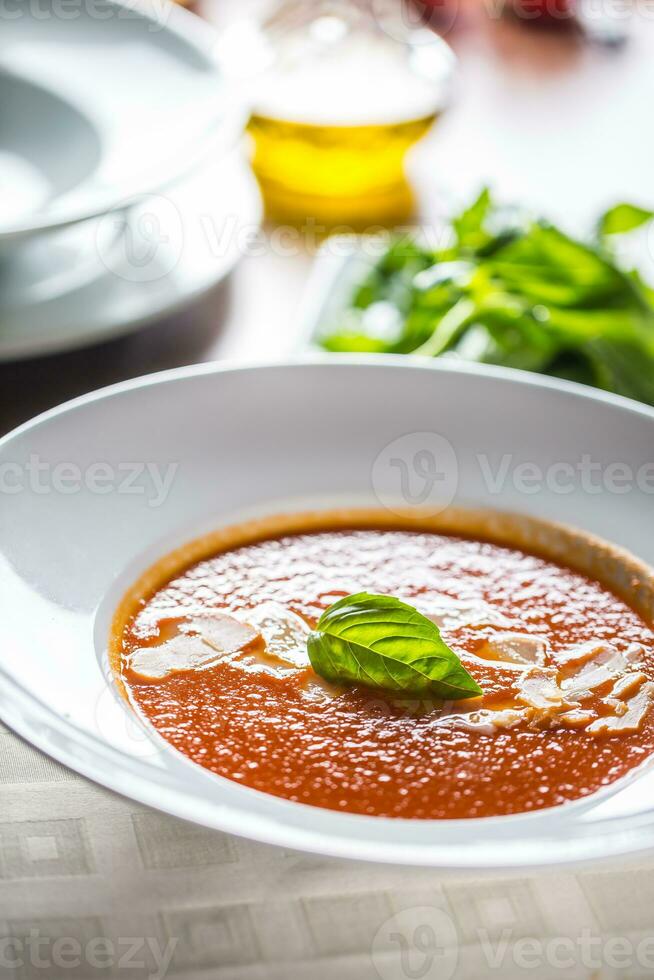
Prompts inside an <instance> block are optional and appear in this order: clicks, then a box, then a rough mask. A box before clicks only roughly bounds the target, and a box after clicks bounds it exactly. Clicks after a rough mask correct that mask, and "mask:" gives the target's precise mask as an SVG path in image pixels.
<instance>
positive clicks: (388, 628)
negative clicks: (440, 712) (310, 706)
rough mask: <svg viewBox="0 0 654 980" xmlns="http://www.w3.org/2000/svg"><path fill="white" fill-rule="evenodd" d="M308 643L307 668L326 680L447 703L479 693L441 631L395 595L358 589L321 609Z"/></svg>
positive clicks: (478, 688)
mask: <svg viewBox="0 0 654 980" xmlns="http://www.w3.org/2000/svg"><path fill="white" fill-rule="evenodd" d="M307 647H308V652H309V659H310V661H311V666H312V667H313V669H314V670H315V672H316V673H317V674H319V675H320V676H321V677H324V678H325V679H326V680H328V681H332V682H334V683H337V684H338V683H340V684H363V685H365V686H366V687H372V688H376V689H378V690H382V691H388V692H391V693H393V694H409V695H417V696H429V697H434V698H439V699H442V700H446V701H458V700H461V699H463V698H474V697H479V696H480V695H481V694H482V693H483V692H482V690H481V688H480V687H479V685H478V684H477V682H476V681H475V680H474V679H473V678H472V677H471V676H470V674H469V673H468V671H467V670H466V669H465V667H464V666H463V664H462V663H461V661H460V660H459V658H458V657H457V655H456V653H455V652H454V651H453V650H451V649H450V647H448V645H447V644H446V643H445V642H444V641H443V639H442V638H441V634H440V630H439V629H438V627H437V626H436V625H435V624H434V623H432V621H431V620H430V619H427V617H426V616H423V615H422V613H419V612H418V610H417V609H414V608H413V606H410V605H408V604H407V603H405V602H401V601H400V600H399V599H395V598H394V597H393V596H384V595H370V594H369V593H367V592H359V593H357V594H356V595H350V596H346V597H345V598H343V599H339V600H338V602H335V603H334V604H333V605H332V606H330V607H329V609H327V610H325V612H324V613H323V614H322V616H321V617H320V619H319V620H318V623H317V626H316V629H315V630H314V631H313V632H312V633H310V634H309V637H308V641H307Z"/></svg>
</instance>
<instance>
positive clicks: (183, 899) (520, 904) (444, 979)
mask: <svg viewBox="0 0 654 980" xmlns="http://www.w3.org/2000/svg"><path fill="white" fill-rule="evenodd" d="M0 844H1V846H0V977H2V978H4V977H7V978H14V977H15V978H20V980H73V978H97V977H107V978H121V980H131V978H133V977H138V978H142V977H158V978H160V977H163V976H167V977H169V978H171V980H176V978H179V980H187V978H189V980H209V978H211V980H223V978H225V980H227V978H229V980H232V978H233V980H250V978H252V980H255V978H256V980H307V978H311V980H322V978H330V980H331V978H337V980H350V978H351V980H380V978H381V980H416V978H418V980H425V978H427V980H450V978H455V980H480V978H483V977H493V976H497V977H498V978H502V980H512V978H513V977H521V978H522V977H531V978H534V980H552V978H557V977H561V978H562V980H564V978H565V980H571V978H584V980H591V978H595V980H597V978H613V977H628V978H629V980H637V978H640V977H653V976H654V941H653V940H652V938H651V937H652V936H654V874H652V864H651V863H649V864H643V863H642V862H641V863H639V864H638V865H635V864H634V863H633V862H632V864H631V866H619V867H616V866H611V867H610V868H604V869H599V868H593V869H589V870H584V871H582V872H580V873H565V874H562V873H550V874H545V875H539V876H537V877H532V876H515V875H512V876H502V877H497V876H495V877H490V878H489V877H483V878H482V877H475V878H465V879H461V878H452V877H447V876H445V877H444V876H442V875H440V874H439V873H438V872H435V871H433V870H429V869H412V870H406V869H401V868H393V867H376V866H370V865H364V864H353V863H350V862H345V861H335V860H327V859H323V858H317V857H311V856H307V855H302V854H297V853H291V852H286V851H282V850H279V849H276V848H273V847H268V846H264V845H260V844H254V843H251V842H249V841H246V840H241V839H237V838H233V837H228V836H226V835H224V834H219V833H214V832H211V831H207V830H203V829H201V828H198V827H195V826H192V825H190V824H186V823H183V822H181V821H178V820H175V819H173V818H170V817H166V816H163V815H161V814H159V813H155V812H154V811H151V810H149V809H147V808H145V807H143V806H140V805H138V804H136V803H132V802H130V801H128V800H125V799H121V798H119V797H117V796H115V795H114V794H112V793H110V792H108V791H106V790H104V789H101V788H100V787H98V786H95V785H93V784H91V783H89V782H87V781H86V780H85V779H82V778H81V777H80V776H77V775H76V774H74V773H71V772H69V771H68V770H66V769H65V768H63V767H62V766H60V765H58V764H57V763H55V762H53V761H51V760H50V759H48V758H47V757H45V756H44V755H41V754H40V753H39V752H37V751H36V750H35V749H33V748H32V747H31V746H29V745H27V744H25V743H24V742H23V741H21V740H20V739H18V738H17V737H16V736H15V735H13V734H12V733H11V732H9V731H8V730H7V729H6V728H4V727H2V726H1V725H0Z"/></svg>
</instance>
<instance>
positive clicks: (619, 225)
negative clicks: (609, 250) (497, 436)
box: [598, 204, 654, 236]
mask: <svg viewBox="0 0 654 980" xmlns="http://www.w3.org/2000/svg"><path fill="white" fill-rule="evenodd" d="M652 218H654V211H647V210H646V209H645V208H639V207H638V206H637V205H636V204H616V205H615V207H612V208H609V210H608V211H605V212H604V214H603V215H602V217H601V218H600V220H599V223H598V230H599V233H600V235H601V236H604V235H623V234H625V232H628V231H634V230H635V229H636V228H640V227H641V225H645V224H647V222H648V221H651V220H652Z"/></svg>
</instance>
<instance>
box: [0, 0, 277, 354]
mask: <svg viewBox="0 0 654 980" xmlns="http://www.w3.org/2000/svg"><path fill="white" fill-rule="evenodd" d="M0 104H1V105H2V114H1V115H0V359H2V360H7V359H12V358H18V357H24V356H30V355H34V354H38V353H44V352H48V351H54V350H60V349H63V348H66V347H73V346H81V345H83V344H87V343H92V342H94V341H96V340H100V339H103V338H105V337H107V336H109V335H112V334H116V333H119V332H124V331H126V330H127V329H129V328H131V327H132V326H136V325H138V324H141V323H143V322H144V321H146V320H148V319H152V318H154V317H156V316H159V315H161V314H162V313H164V312H167V311H170V310H171V309H173V308H175V307H177V306H180V305H182V304H184V303H186V302H188V301H189V300H190V299H191V298H194V297H195V296H197V295H198V294H199V293H201V292H202V291H204V290H206V289H208V288H209V287H210V286H212V285H213V284H214V283H215V282H217V281H218V280H219V279H220V278H221V277H222V276H223V275H224V274H225V272H226V271H227V269H228V268H229V267H230V266H231V265H232V264H233V262H234V261H235V259H236V258H237V256H238V252H239V249H240V250H242V247H243V241H244V237H245V234H244V233H245V232H247V229H248V228H250V227H252V228H256V227H257V225H258V222H259V220H260V200H259V197H258V193H257V190H256V187H255V185H254V183H253V181H252V178H251V177H250V175H249V172H248V171H247V169H246V168H245V166H244V165H243V164H242V163H241V162H240V160H239V158H238V157H236V156H235V155H234V154H233V153H228V152H227V150H228V148H229V147H231V146H233V144H234V143H235V141H236V139H237V137H238V135H239V133H240V132H241V129H242V126H243V121H244V118H243V108H242V107H241V106H240V105H239V103H238V100H237V98H236V97H235V94H234V92H233V90H232V89H231V88H230V86H229V85H228V84H227V82H226V79H225V77H224V74H223V72H222V71H221V68H220V65H219V63H218V61H217V59H216V57H215V38H214V35H213V34H212V32H211V30H210V28H208V27H207V26H206V25H205V24H204V23H203V22H201V21H200V20H199V19H198V18H196V17H194V16H193V15H192V14H189V13H188V12H187V11H185V10H183V9H181V8H179V7H176V6H174V5H173V4H172V3H168V2H167V0H163V3H162V2H157V3H154V2H152V3H147V4H143V5H138V4H134V2H133V0H130V2H129V3H127V2H122V0H73V3H72V5H71V4H70V3H69V4H66V5H65V7H61V6H57V5H52V6H51V7H50V6H49V5H48V4H45V5H40V4H34V3H32V2H30V0H17V2H16V3H14V4H13V5H12V16H11V17H6V18H3V25H2V32H1V33H0ZM227 219H229V221H230V229H229V234H228V236H227V237H225V235H224V234H223V226H224V224H225V222H226V220H227Z"/></svg>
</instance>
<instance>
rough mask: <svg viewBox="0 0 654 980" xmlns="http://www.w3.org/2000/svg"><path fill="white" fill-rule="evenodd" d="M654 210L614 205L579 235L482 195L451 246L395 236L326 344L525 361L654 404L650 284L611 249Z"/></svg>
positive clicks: (517, 364)
mask: <svg viewBox="0 0 654 980" xmlns="http://www.w3.org/2000/svg"><path fill="white" fill-rule="evenodd" d="M653 217H654V212H651V211H647V210H644V209H642V208H639V207H636V206H635V205H631V204H619V205H616V206H615V207H613V208H611V209H610V210H609V211H607V212H606V213H605V214H603V215H602V216H601V218H600V219H599V221H598V222H597V226H596V230H595V232H594V234H593V236H592V240H590V241H585V242H582V241H578V240H575V239H574V238H571V237H570V236H568V235H566V234H564V232H563V231H561V230H560V229H559V228H557V227H555V226H554V225H552V224H549V223H547V222H546V221H544V220H539V219H536V218H533V217H531V216H528V215H526V214H524V213H523V212H521V211H519V210H517V209H507V208H503V207H499V206H497V205H496V204H495V203H494V202H493V200H492V198H491V195H490V193H489V191H488V190H484V191H483V192H482V193H481V194H480V196H479V197H478V198H477V199H476V200H475V201H474V203H473V204H472V205H471V206H470V207H468V208H467V209H466V210H464V211H463V213H461V214H459V215H458V216H457V217H455V218H453V219H452V220H451V228H450V232H451V234H450V239H451V242H448V244H447V246H446V247H444V248H439V249H437V250H435V249H430V248H427V247H424V246H423V245H422V244H421V243H420V241H419V240H418V238H417V237H414V236H411V235H409V236H407V235H403V236H399V237H395V238H393V239H391V242H390V244H389V246H388V249H387V251H386V252H385V253H384V254H382V255H381V257H380V258H379V259H378V260H377V261H376V263H375V264H374V266H373V267H372V269H371V271H370V272H369V274H368V275H367V277H366V278H365V280H364V281H363V282H361V283H360V284H359V285H358V286H357V288H356V290H355V292H354V295H353V296H352V299H351V304H350V307H349V308H348V309H347V310H345V311H343V314H342V315H341V316H339V317H338V319H337V321H336V322H333V323H331V324H330V325H329V328H328V330H327V332H323V335H322V337H321V341H320V342H321V345H322V346H323V347H324V348H325V349H327V350H330V351H366V352H378V353H394V354H398V353H400V354H401V353H414V354H422V355H426V356H431V357H437V356H447V357H455V358H459V359H461V360H465V361H475V362H477V363H481V364H495V365H502V366H505V367H512V368H521V369H523V370H527V371H536V372H539V373H542V374H549V375H553V376H556V377H561V378H567V379H569V380H574V381H579V382H582V383H585V384H589V385H593V386H595V387H598V388H603V389H605V390H607V391H611V392H615V393H617V394H621V395H626V396H627V397H630V398H635V399H637V400H639V401H643V402H647V403H648V404H650V405H654V290H653V289H651V288H650V287H649V286H648V285H647V284H646V283H645V282H644V281H643V278H642V277H641V275H640V274H639V273H638V272H637V271H636V270H634V269H627V268H624V267H622V263H621V262H620V261H619V259H618V251H619V250H618V249H617V248H616V247H615V243H616V242H618V241H620V240H621V239H624V236H625V235H626V234H627V233H629V232H632V231H634V229H636V228H639V227H642V226H643V225H645V224H646V223H647V222H649V221H650V220H651V219H652V218H653ZM380 311H382V312H385V313H386V323H387V325H386V326H385V328H384V330H383V331H376V330H375V326H374V325H375V324H376V323H379V322H380V317H379V313H380ZM373 314H374V316H373ZM389 314H390V317H389ZM389 322H390V324H391V326H390V329H389V327H388V323H389Z"/></svg>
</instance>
